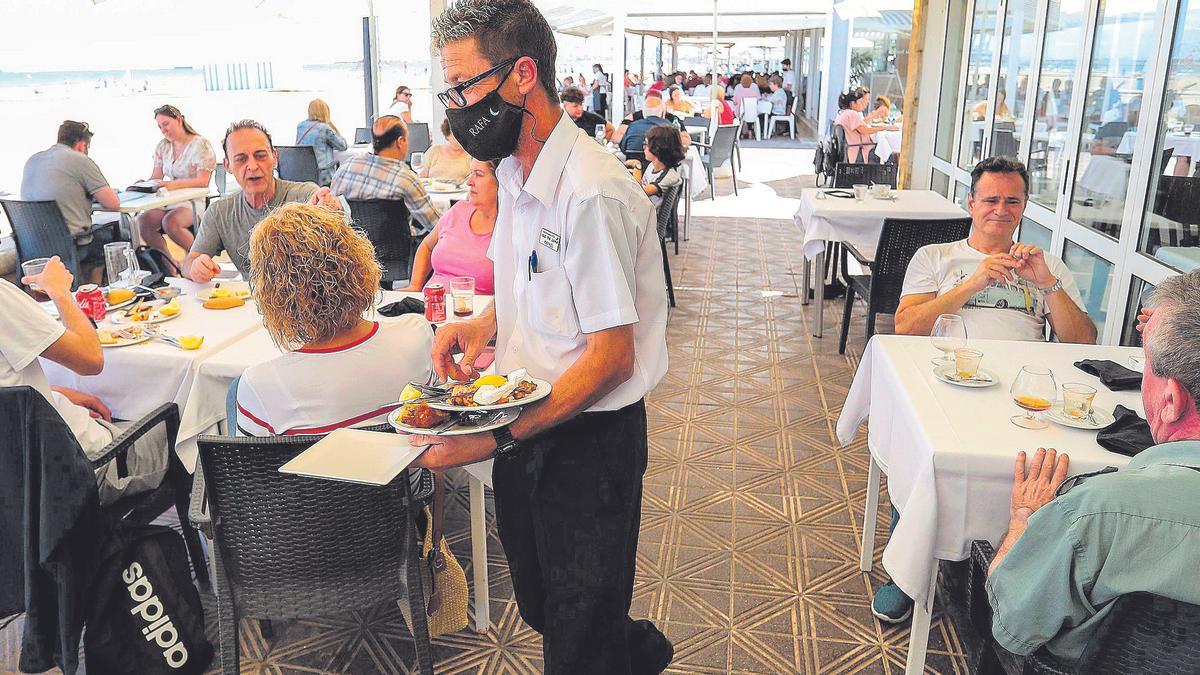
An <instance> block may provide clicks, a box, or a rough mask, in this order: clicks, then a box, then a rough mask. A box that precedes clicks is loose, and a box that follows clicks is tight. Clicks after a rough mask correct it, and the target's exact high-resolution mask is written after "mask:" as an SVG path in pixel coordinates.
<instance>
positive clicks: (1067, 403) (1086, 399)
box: [1062, 382, 1096, 420]
mask: <svg viewBox="0 0 1200 675" xmlns="http://www.w3.org/2000/svg"><path fill="white" fill-rule="evenodd" d="M1062 392H1063V414H1064V415H1066V416H1067V417H1070V418H1072V419H1077V420H1082V419H1086V418H1087V417H1088V416H1089V415H1091V414H1092V401H1093V400H1095V398H1096V388H1095V387H1091V386H1088V385H1086V384H1080V383H1078V382H1068V383H1066V384H1064V385H1063V386H1062Z"/></svg>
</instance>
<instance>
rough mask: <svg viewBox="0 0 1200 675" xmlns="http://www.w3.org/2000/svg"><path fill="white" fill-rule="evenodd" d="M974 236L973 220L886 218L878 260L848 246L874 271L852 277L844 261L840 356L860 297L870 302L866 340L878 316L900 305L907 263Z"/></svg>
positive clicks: (893, 310) (872, 332)
mask: <svg viewBox="0 0 1200 675" xmlns="http://www.w3.org/2000/svg"><path fill="white" fill-rule="evenodd" d="M970 232H971V219H970V218H955V219H952V220H910V219H907V218H887V219H885V220H884V221H883V230H882V231H881V232H880V233H879V244H878V246H876V248H875V259H874V260H871V259H870V258H868V257H866V256H864V255H863V254H862V253H860V252H859V251H858V250H857V249H855V248H854V246H852V245H851V244H849V243H846V244H845V249H846V251H848V252H849V253H850V254H851V255H853V256H854V257H855V258H856V259H857V260H858V262H859V264H861V265H863V266H864V267H869V268H870V269H871V274H869V275H854V276H851V275H850V273H849V270H848V268H847V265H846V258H845V257H843V258H842V277H843V278H844V279H845V280H846V307H845V309H844V310H843V311H842V336H841V339H840V340H839V341H838V353H839V354H845V353H846V336H847V335H848V334H849V333H850V315H851V313H852V311H853V309H854V296H855V294H856V293H857V294H858V295H860V296H862V297H863V298H864V299H865V300H866V301H867V339H868V340H870V339H871V336H872V335H874V334H875V315H876V314H878V313H880V312H882V313H884V314H891V313H894V312H895V311H896V307H897V306H898V305H899V304H900V291H901V290H902V289H903V287H904V274H905V272H907V271H908V263H909V262H910V261H911V260H912V258H913V256H914V255H915V254H916V252H917V249H919V248H921V247H922V246H928V245H929V244H944V243H947V242H951V241H957V240H959V239H966V238H967V235H968V234H970Z"/></svg>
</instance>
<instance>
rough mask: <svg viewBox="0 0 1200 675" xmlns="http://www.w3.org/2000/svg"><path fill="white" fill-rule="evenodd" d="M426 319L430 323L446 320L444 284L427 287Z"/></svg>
mask: <svg viewBox="0 0 1200 675" xmlns="http://www.w3.org/2000/svg"><path fill="white" fill-rule="evenodd" d="M425 320H426V321H428V322H430V323H441V322H443V321H445V320H446V287H445V286H443V285H442V284H429V285H428V286H426V287H425Z"/></svg>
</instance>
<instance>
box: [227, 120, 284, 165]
mask: <svg viewBox="0 0 1200 675" xmlns="http://www.w3.org/2000/svg"><path fill="white" fill-rule="evenodd" d="M242 129H257V130H258V131H261V132H262V135H263V136H266V137H267V147H269V148H271V150H272V151H273V150H275V143H274V142H272V141H271V132H269V131H267V128H266V127H264V126H263V125H262V123H261V122H257V121H255V120H251V119H245V120H238V121H236V122H234V123H233V124H230V125H229V128H228V129H226V130H225V138H223V139H221V149H222V150H224V151H225V156H226V157H228V156H229V136H230V134H232V133H233V132H235V131H241V130H242Z"/></svg>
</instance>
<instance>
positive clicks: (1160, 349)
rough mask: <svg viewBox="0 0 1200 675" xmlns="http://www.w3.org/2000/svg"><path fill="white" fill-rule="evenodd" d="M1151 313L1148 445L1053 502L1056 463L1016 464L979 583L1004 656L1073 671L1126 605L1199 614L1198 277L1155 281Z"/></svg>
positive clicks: (1052, 457) (1063, 466) (1045, 455)
mask: <svg viewBox="0 0 1200 675" xmlns="http://www.w3.org/2000/svg"><path fill="white" fill-rule="evenodd" d="M1151 307H1153V310H1149V311H1147V312H1145V313H1144V314H1143V316H1142V317H1140V318H1141V319H1143V320H1148V323H1146V324H1145V325H1144V330H1143V343H1144V345H1145V348H1146V365H1145V372H1144V374H1143V375H1142V402H1143V404H1144V405H1145V408H1146V420H1147V422H1149V424H1150V431H1151V433H1152V434H1153V436H1154V440H1155V441H1156V442H1157V445H1154V446H1152V447H1150V448H1148V449H1146V450H1145V451H1143V452H1141V453H1139V454H1138V455H1137V456H1136V457H1134V458H1133V459H1132V461H1130V462H1129V466H1128V467H1126V468H1125V469H1123V470H1121V471H1117V472H1109V473H1103V474H1100V475H1091V476H1088V477H1086V479H1084V480H1075V481H1071V483H1073V486H1070V489H1069V490H1064V491H1059V490H1058V489H1057V488H1058V486H1059V485H1060V484H1061V483H1062V482H1063V479H1064V478H1065V476H1066V473H1067V463H1068V458H1067V456H1066V455H1059V456H1057V457H1056V453H1055V452H1054V450H1053V449H1050V450H1044V449H1038V451H1037V453H1036V454H1035V455H1034V458H1033V462H1032V464H1031V466H1030V468H1029V469H1028V471H1026V466H1025V464H1026V457H1025V453H1023V452H1022V453H1020V454H1019V455H1018V456H1017V461H1016V467H1015V470H1014V474H1015V475H1014V482H1013V493H1012V506H1011V516H1010V520H1009V529H1008V534H1007V535H1006V536H1005V537H1004V540H1003V541H1002V542H1001V544H1000V548H999V549H998V550H997V551H996V556H995V559H994V560H993V561H992V566H991V570H990V573H989V576H988V581H987V590H988V597H989V599H990V601H991V605H992V612H993V616H992V634H993V635H994V636H995V638H996V640H997V641H998V642H999V643H1000V644H1001V645H1002V646H1003V647H1004V648H1005V649H1007V650H1009V651H1011V652H1013V653H1016V654H1021V655H1028V654H1031V653H1032V652H1034V651H1035V650H1037V649H1038V648H1040V647H1042V646H1043V645H1045V646H1046V648H1047V649H1048V650H1049V651H1050V652H1051V653H1052V654H1054V655H1055V656H1057V657H1059V658H1061V659H1066V660H1077V659H1078V658H1079V656H1080V655H1081V654H1082V652H1083V649H1084V646H1085V645H1087V643H1088V640H1089V639H1090V638H1091V637H1092V635H1093V634H1094V633H1095V631H1096V628H1097V627H1098V626H1099V625H1100V623H1101V622H1102V621H1103V620H1104V617H1105V616H1106V615H1107V614H1108V611H1109V608H1110V607H1111V606H1112V603H1113V601H1114V600H1116V599H1117V598H1118V597H1120V596H1122V595H1125V594H1126V593H1133V592H1137V591H1145V592H1149V593H1154V594H1157V595H1161V596H1165V597H1168V598H1173V599H1175V600H1179V601H1182V602H1188V603H1195V604H1200V581H1198V580H1197V577H1196V571H1195V567H1196V563H1197V561H1198V560H1200V413H1198V412H1197V408H1196V406H1197V401H1200V271H1195V272H1191V273H1189V274H1185V275H1182V276H1177V277H1173V278H1170V279H1168V280H1166V281H1164V282H1163V283H1162V284H1161V285H1159V287H1158V288H1157V289H1156V290H1155V292H1154V295H1153V297H1152V300H1151ZM1057 492H1061V493H1062V494H1058V496H1056V493H1057Z"/></svg>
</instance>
